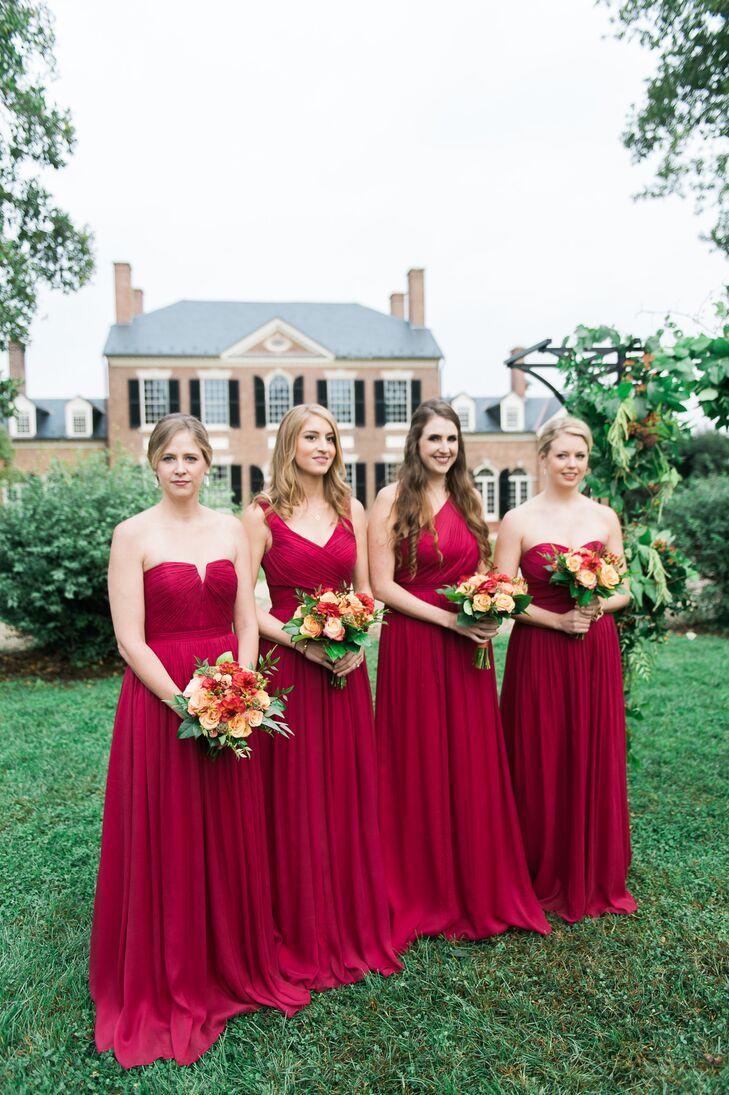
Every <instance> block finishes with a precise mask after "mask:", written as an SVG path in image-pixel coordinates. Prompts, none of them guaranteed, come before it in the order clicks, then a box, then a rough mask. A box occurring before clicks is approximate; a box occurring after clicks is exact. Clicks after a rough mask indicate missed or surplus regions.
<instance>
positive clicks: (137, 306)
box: [132, 289, 144, 316]
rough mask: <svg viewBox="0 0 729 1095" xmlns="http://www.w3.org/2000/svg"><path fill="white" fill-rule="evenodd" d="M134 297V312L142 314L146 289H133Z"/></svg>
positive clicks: (137, 314)
mask: <svg viewBox="0 0 729 1095" xmlns="http://www.w3.org/2000/svg"><path fill="white" fill-rule="evenodd" d="M132 294H133V297H134V314H135V316H141V315H142V313H143V312H144V289H132Z"/></svg>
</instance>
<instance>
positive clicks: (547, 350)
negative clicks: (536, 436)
mask: <svg viewBox="0 0 729 1095" xmlns="http://www.w3.org/2000/svg"><path fill="white" fill-rule="evenodd" d="M573 352H574V351H573V350H572V349H571V348H570V347H568V346H553V345H552V342H551V339H549V338H544V339H542V341H541V342H537V343H535V344H534V346H529V347H528V348H527V349H522V348H519V349H518V350H515V351H514V352H513V353H512V354H511V355H510V356H509V357H507V358H506V360H505V361H504V365H506V367H507V369H520V370H521V371H522V372H523V373H526V374H527V376H533V377H534V379H535V380H538V381H539V382H540V384H543V385H544V386H545V388H549V390H550V392H551V393H552V395H554V396H556V398H557V399H558V400H559V402H560V403H561V404H562V406H564V404H565V402H566V400H565V397H564V395H563V394H562V392H560V391H558V390H557V388H555V386H554V384H551V383H550V382H549V381H548V380H547V378H546V377H544V376H541V374H540V373H538V372H536V371H535V370H536V369H558V368H559V362H560V361H561V360H562V358H564V357H567V356H568V355H569V354H571V353H573ZM536 353H539V354H552V356H553V357H556V358H557V360H556V361H554V362H552V361H544V362H540V363H539V364H537V365H527V364H522V362H524V359H525V358H526V357H528V356H529V354H536ZM642 353H643V345H642V343H641V341H640V339H639V338H634V339H631V341H630V342H629V343H627V345H625V346H593V347H592V348H591V349H590V351H589V352H588V353H587V354H585V355H584V359H585V361H586V363H587V365H588V366H589V365H592V364H593V362H594V363H597V362H602V363H604V359H605V358H606V357H608V356H609V355H611V354H612V355H614V357H615V361H614V362H611V363H608V364H606V365H605V367H604V368H602V369H597V370H596V375H597V376H609V375H610V374H611V373H615V374H616V375H615V383H616V384H619V383H620V381H621V380H622V379H623V374H624V372H625V365H626V362H627V361H629V360H630V359H631V358H632V356H633V355H636V354H642Z"/></svg>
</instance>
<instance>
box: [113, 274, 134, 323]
mask: <svg viewBox="0 0 729 1095" xmlns="http://www.w3.org/2000/svg"><path fill="white" fill-rule="evenodd" d="M114 296H115V299H116V322H117V323H131V322H132V319H133V317H134V294H133V291H132V268H131V266H130V265H129V263H128V262H115V263H114Z"/></svg>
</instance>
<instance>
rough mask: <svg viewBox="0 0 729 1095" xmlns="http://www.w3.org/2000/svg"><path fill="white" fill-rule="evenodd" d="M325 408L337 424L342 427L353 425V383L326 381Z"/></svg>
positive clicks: (349, 381)
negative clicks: (326, 407)
mask: <svg viewBox="0 0 729 1095" xmlns="http://www.w3.org/2000/svg"><path fill="white" fill-rule="evenodd" d="M327 406H328V408H329V410H330V411H331V412H332V414H333V415H334V417H335V418H336V420H337V422H339V423H340V424H341V425H343V426H353V425H354V381H352V380H328V381H327Z"/></svg>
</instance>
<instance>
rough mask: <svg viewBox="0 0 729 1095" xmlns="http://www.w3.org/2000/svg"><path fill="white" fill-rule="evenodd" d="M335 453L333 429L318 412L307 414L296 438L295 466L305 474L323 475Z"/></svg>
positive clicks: (332, 460)
mask: <svg viewBox="0 0 729 1095" xmlns="http://www.w3.org/2000/svg"><path fill="white" fill-rule="evenodd" d="M336 454H337V447H336V442H335V435H334V430H333V429H332V428H331V426H330V425H329V423H328V422H327V421H326V419H324V418H321V417H320V416H319V415H318V414H311V415H309V417H308V418H307V419H306V421H305V422H304V424H303V426H302V427H301V430H300V431H299V436H298V438H297V439H296V452H295V453H294V461H295V463H296V467H297V468H298V469H299V471H301V472H303V473H304V474H306V475H317V476H324V475H326V473H327V472H328V471H329V469H330V468H331V466H332V463H333V462H334V457H335V456H336Z"/></svg>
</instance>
